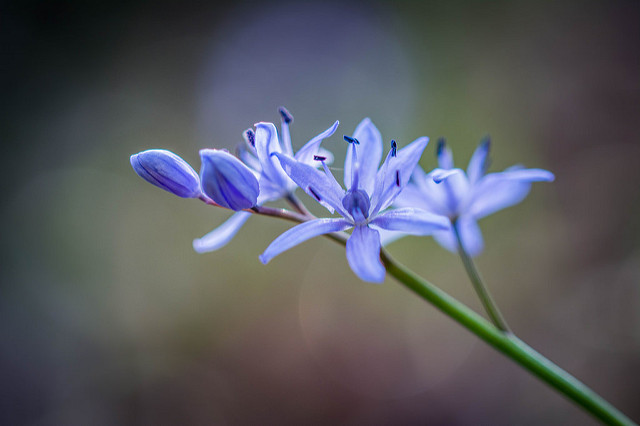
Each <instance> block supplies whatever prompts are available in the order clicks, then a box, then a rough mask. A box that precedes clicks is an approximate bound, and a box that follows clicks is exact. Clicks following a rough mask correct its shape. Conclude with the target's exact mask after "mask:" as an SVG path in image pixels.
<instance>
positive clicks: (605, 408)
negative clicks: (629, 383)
mask: <svg viewBox="0 0 640 426" xmlns="http://www.w3.org/2000/svg"><path fill="white" fill-rule="evenodd" d="M380 254H381V259H382V262H383V263H384V265H385V267H386V268H387V273H388V274H389V275H391V276H392V277H394V278H395V279H396V280H398V281H399V282H400V283H401V284H403V285H404V286H406V287H407V288H409V289H410V290H412V291H413V292H415V293H416V294H418V295H419V296H420V297H422V298H423V299H425V300H426V301H428V302H430V303H431V304H432V305H434V306H435V307H436V308H438V309H439V310H440V311H442V312H443V313H445V314H446V315H448V316H450V317H451V318H453V319H454V320H455V321H457V322H458V323H460V324H461V325H462V326H464V327H465V328H467V329H468V330H469V331H471V332H472V333H474V334H475V335H476V336H478V337H479V338H481V339H482V340H484V341H485V342H486V343H488V344H489V345H491V346H493V348H494V349H496V350H498V351H500V352H502V353H503V354H504V355H506V356H507V357H509V358H511V359H512V360H513V361H515V362H516V363H518V364H520V365H521V366H522V367H524V368H525V369H527V370H529V372H531V373H532V374H534V375H535V376H537V377H538V378H540V379H541V380H542V381H544V382H545V383H547V384H548V385H550V386H551V387H553V388H555V389H556V390H557V391H558V392H560V393H562V394H564V395H565V396H566V397H568V398H569V399H571V400H573V401H574V402H575V403H576V404H578V405H580V406H581V407H583V408H584V409H585V410H586V411H588V412H589V413H591V414H592V415H593V416H595V417H596V418H598V419H600V420H601V421H602V422H604V423H605V424H609V425H635V423H634V422H633V421H632V420H631V419H629V418H628V417H627V416H625V415H624V414H623V413H622V412H620V411H619V410H618V409H617V408H615V407H614V406H613V405H611V404H609V403H608V402H607V401H605V400H604V399H603V398H602V397H600V396H599V395H598V394H596V393H595V392H593V391H592V390H591V389H589V388H588V387H587V386H586V385H584V384H583V383H582V382H580V381H579V380H578V379H576V378H575V377H573V376H572V375H570V374H569V373H567V372H566V371H564V370H563V369H561V368H560V367H558V366H557V365H555V364H554V363H553V362H551V361H549V360H548V359H547V358H545V357H544V356H542V355H541V354H539V353H538V352H536V351H535V350H533V349H532V348H531V347H529V346H528V345H527V344H526V343H524V342H523V341H522V340H520V339H519V338H518V337H516V336H515V335H514V334H512V333H504V332H503V331H501V330H500V329H498V328H497V327H495V326H494V325H492V324H491V323H490V322H488V321H487V320H485V319H484V318H482V317H481V316H480V315H478V314H477V313H475V312H474V311H473V310H471V309H470V308H468V307H467V306H466V305H464V304H462V303H460V302H459V301H458V300H456V299H454V298H453V297H451V296H449V295H448V294H447V293H445V292H444V291H442V290H440V289H439V288H438V287H436V286H435V285H433V284H431V283H430V282H429V281H427V280H425V279H423V278H422V277H420V276H418V275H416V274H415V273H414V272H413V271H411V270H409V269H408V268H406V267H405V266H403V265H401V264H400V263H398V262H396V261H395V260H393V259H392V258H391V257H390V256H389V254H388V253H386V252H385V251H384V250H382V252H381V253H380Z"/></svg>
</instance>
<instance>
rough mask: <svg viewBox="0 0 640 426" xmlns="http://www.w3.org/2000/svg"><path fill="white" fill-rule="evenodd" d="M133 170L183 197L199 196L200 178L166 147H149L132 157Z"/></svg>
mask: <svg viewBox="0 0 640 426" xmlns="http://www.w3.org/2000/svg"><path fill="white" fill-rule="evenodd" d="M130 162H131V166H132V167H133V170H134V171H135V172H136V173H137V174H138V176H140V177H141V178H142V179H144V180H146V181H147V182H149V183H151V184H153V185H155V186H157V187H159V188H162V189H164V190H165V191H168V192H171V193H172V194H175V195H177V196H178V197H182V198H199V197H200V196H201V195H202V193H201V192H200V178H199V177H198V174H197V173H196V171H195V170H193V168H192V167H191V166H190V165H189V164H188V163H187V162H186V161H184V160H183V159H182V158H180V157H179V156H177V155H176V154H174V153H173V152H171V151H167V150H166V149H149V150H147V151H142V152H139V153H137V154H133V155H132V156H131V158H130Z"/></svg>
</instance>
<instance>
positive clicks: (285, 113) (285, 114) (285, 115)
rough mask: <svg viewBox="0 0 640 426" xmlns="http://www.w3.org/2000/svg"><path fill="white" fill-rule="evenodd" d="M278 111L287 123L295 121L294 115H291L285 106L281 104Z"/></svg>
mask: <svg viewBox="0 0 640 426" xmlns="http://www.w3.org/2000/svg"><path fill="white" fill-rule="evenodd" d="M278 112H279V113H280V115H281V116H282V121H284V122H285V123H287V124H291V123H293V115H291V113H290V112H289V111H287V109H286V108H285V107H282V106H281V107H280V108H278Z"/></svg>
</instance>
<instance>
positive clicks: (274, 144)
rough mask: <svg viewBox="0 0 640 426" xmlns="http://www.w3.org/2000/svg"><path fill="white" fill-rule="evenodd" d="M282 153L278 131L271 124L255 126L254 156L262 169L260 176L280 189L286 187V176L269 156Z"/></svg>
mask: <svg viewBox="0 0 640 426" xmlns="http://www.w3.org/2000/svg"><path fill="white" fill-rule="evenodd" d="M276 152H278V153H279V152H282V147H281V145H280V141H279V140H278V131H277V130H276V126H275V125H274V124H273V123H257V124H256V154H257V156H258V160H259V161H260V165H261V167H262V174H263V175H264V176H265V177H266V178H267V179H269V180H270V181H272V182H274V183H275V184H276V185H279V186H281V187H286V186H287V183H288V182H287V175H286V174H285V173H284V171H283V170H282V168H281V167H280V163H279V162H278V160H277V159H276V158H275V157H274V156H273V155H271V154H273V153H276Z"/></svg>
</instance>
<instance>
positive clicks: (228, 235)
mask: <svg viewBox="0 0 640 426" xmlns="http://www.w3.org/2000/svg"><path fill="white" fill-rule="evenodd" d="M278 112H279V114H280V117H281V124H280V129H281V132H280V136H278V131H277V129H276V126H275V125H274V124H273V123H267V122H260V123H257V124H256V125H255V130H254V129H247V130H245V131H244V132H243V137H244V140H245V144H244V146H240V147H239V148H238V158H240V159H241V160H242V162H243V163H244V164H245V165H247V166H248V167H249V168H250V169H251V170H252V171H253V172H254V174H255V175H256V176H257V178H258V181H259V188H260V193H259V195H258V198H257V200H256V204H257V205H262V204H264V203H266V202H269V201H275V200H278V199H281V198H285V197H288V196H290V195H291V194H293V193H294V192H295V190H296V188H297V185H296V184H295V182H293V181H292V180H291V179H290V178H289V176H287V174H286V173H285V172H284V170H282V166H281V165H280V162H279V161H278V159H277V158H276V157H274V156H272V154H273V153H280V154H283V155H287V156H289V157H292V158H294V159H295V160H296V161H300V162H302V163H304V164H308V165H310V166H313V167H317V166H318V165H319V163H318V162H315V161H314V160H313V157H314V155H320V156H323V157H325V158H327V162H328V163H331V161H332V160H333V155H332V154H331V152H329V151H327V150H325V149H323V148H322V147H320V144H321V143H322V141H323V140H324V139H326V138H328V137H330V136H331V135H333V134H334V133H335V131H336V129H337V128H338V121H336V122H335V123H333V125H332V126H331V127H329V128H328V129H327V130H325V131H324V132H322V133H320V134H319V135H317V136H315V137H314V138H312V139H311V140H309V142H307V143H306V144H305V145H304V146H303V147H302V148H300V149H299V150H298V152H296V153H295V155H294V153H293V146H292V143H291V134H290V129H289V127H290V125H291V123H293V116H292V115H291V113H290V112H289V111H288V110H287V109H286V108H284V107H280V108H279V109H278ZM250 215H251V214H250V213H247V212H237V213H235V214H234V215H233V216H231V218H229V219H228V220H227V221H226V222H224V223H223V224H222V225H220V226H219V227H218V228H216V229H214V230H213V231H211V232H209V233H208V234H207V235H205V236H203V237H202V238H198V239H195V240H194V241H193V248H194V250H196V251H197V252H198V253H205V252H209V251H213V250H217V249H219V248H221V247H223V246H225V245H226V244H227V243H228V242H229V241H231V239H233V237H234V236H235V235H236V233H237V232H238V231H239V230H240V228H241V227H242V226H243V225H244V223H245V222H246V221H247V219H248V218H249V216H250Z"/></svg>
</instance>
